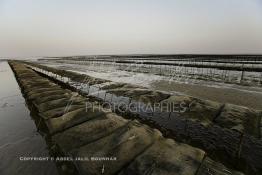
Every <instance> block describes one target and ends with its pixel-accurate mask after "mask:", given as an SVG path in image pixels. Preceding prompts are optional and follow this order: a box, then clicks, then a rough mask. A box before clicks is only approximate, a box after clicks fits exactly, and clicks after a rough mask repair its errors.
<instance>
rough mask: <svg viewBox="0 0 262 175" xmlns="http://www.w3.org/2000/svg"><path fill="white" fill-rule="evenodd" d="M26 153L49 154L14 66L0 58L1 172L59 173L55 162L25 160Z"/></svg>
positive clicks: (35, 154) (32, 154)
mask: <svg viewBox="0 0 262 175" xmlns="http://www.w3.org/2000/svg"><path fill="white" fill-rule="evenodd" d="M23 156H30V157H47V156H49V154H48V150H47V145H46V142H45V140H44V138H43V137H42V136H41V135H40V134H39V133H38V132H37V128H36V125H35V123H34V121H33V119H32V118H31V116H30V111H29V110H28V109H27V107H26V104H25V100H24V98H23V96H22V94H21V91H20V89H19V86H18V84H17V82H16V79H15V77H14V74H13V72H12V70H11V68H10V67H9V65H8V63H7V62H0V160H1V161H0V174H1V175H16V174H19V175H21V174H25V175H31V174H32V175H35V174H38V175H42V174H50V175H56V174H58V172H57V169H56V166H55V164H54V162H48V161H21V160H20V157H23Z"/></svg>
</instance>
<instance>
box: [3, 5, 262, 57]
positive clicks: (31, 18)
mask: <svg viewBox="0 0 262 175" xmlns="http://www.w3.org/2000/svg"><path fill="white" fill-rule="evenodd" d="M132 53H163V54H169V53H174V54H176V53H240V54H241V53H260V54H262V1H261V0H186V1H185V0H92V1H91V0H0V57H4V56H21V57H24V56H55V55H57V56H59V55H83V54H132Z"/></svg>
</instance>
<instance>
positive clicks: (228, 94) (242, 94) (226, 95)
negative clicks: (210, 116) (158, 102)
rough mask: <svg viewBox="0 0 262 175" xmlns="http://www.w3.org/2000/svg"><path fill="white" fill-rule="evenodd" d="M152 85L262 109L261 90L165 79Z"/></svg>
mask: <svg viewBox="0 0 262 175" xmlns="http://www.w3.org/2000/svg"><path fill="white" fill-rule="evenodd" d="M151 85H152V88H154V89H156V90H161V91H174V92H180V93H183V94H187V95H190V96H194V97H198V98H201V99H207V100H213V101H218V102H221V103H231V104H236V105H241V106H246V107H250V108H253V109H259V110H262V92H261V91H259V90H258V91H246V90H238V89H234V88H216V87H208V86H203V85H195V84H183V83H176V82H167V81H164V80H160V81H156V82H153V83H152V84H151Z"/></svg>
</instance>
